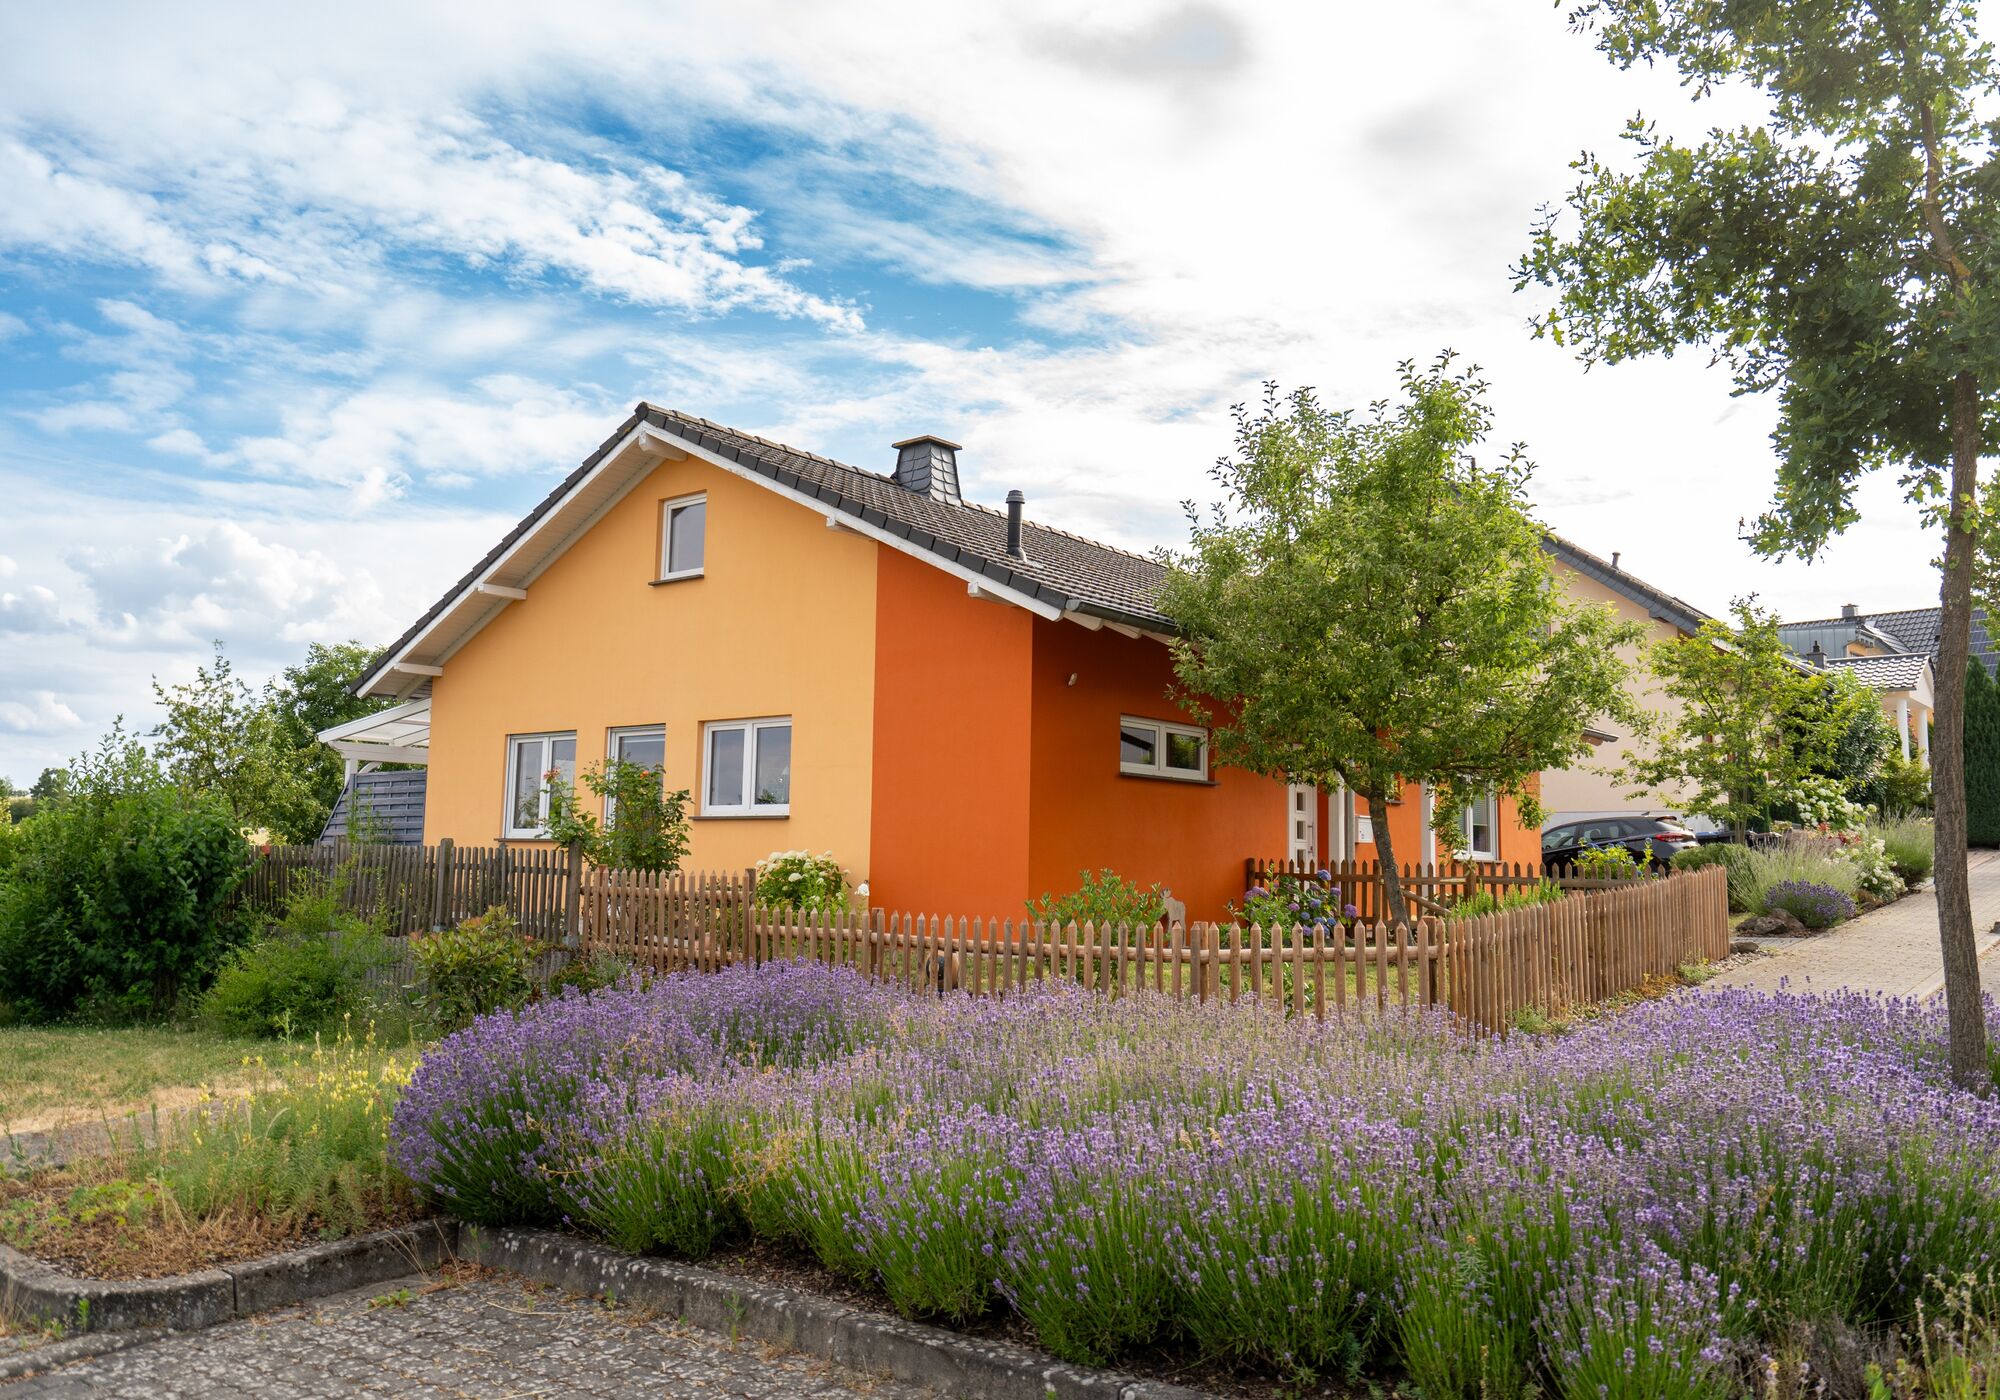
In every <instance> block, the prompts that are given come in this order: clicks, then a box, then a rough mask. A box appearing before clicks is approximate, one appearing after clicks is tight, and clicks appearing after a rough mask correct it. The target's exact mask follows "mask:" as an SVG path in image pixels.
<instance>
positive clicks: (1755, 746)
mask: <svg viewBox="0 0 2000 1400" xmlns="http://www.w3.org/2000/svg"><path fill="white" fill-rule="evenodd" d="M1730 611H1731V612H1732V613H1733V614H1734V616H1735V619H1736V625H1735V626H1734V627H1730V626H1729V625H1728V624H1726V623H1723V622H1720V621H1717V620H1716V619H1713V618H1711V619H1709V620H1708V621H1707V622H1704V623H1703V624H1702V626H1701V630H1700V631H1699V632H1697V633H1695V635H1694V636H1692V637H1679V638H1675V639H1673V640H1672V641H1662V642H1655V643H1653V645H1652V646H1651V647H1649V648H1648V649H1647V652H1646V662H1647V666H1648V667H1649V668H1650V669H1651V671H1652V673H1653V674H1654V676H1656V677H1657V678H1658V679H1659V682H1660V689H1661V691H1662V693H1663V694H1665V695H1666V696H1668V697H1669V698H1671V699H1673V700H1676V701H1678V702H1679V703H1680V708H1681V713H1680V717H1679V718H1678V719H1677V720H1675V721H1674V722H1673V723H1671V724H1668V725H1665V726H1663V727H1661V728H1660V729H1659V730H1658V731H1657V732H1656V733H1655V734H1654V736H1653V742H1652V744H1651V745H1650V746H1649V747H1648V748H1647V749H1645V750H1643V751H1641V752H1639V753H1637V754H1635V755H1634V756H1633V757H1631V758H1630V759H1628V760H1627V762H1626V764H1625V767H1624V768H1623V769H1621V770H1620V772H1621V776H1622V777H1623V778H1624V780H1625V781H1626V782H1628V783H1630V784H1632V785H1633V786H1634V787H1635V788H1638V789H1640V790H1651V791H1652V792H1654V793H1655V794H1656V795H1657V797H1658V798H1659V800H1660V801H1662V802H1665V803H1668V804H1670V805H1673V806H1677V807H1681V808H1683V809H1684V810H1686V811H1688V812H1692V813H1697V814H1699V815H1701V816H1707V817H1713V818H1715V820H1717V821H1719V822H1721V823H1723V824H1724V825H1726V826H1728V827H1729V828H1730V829H1731V830H1732V831H1734V832H1736V833H1737V835H1738V836H1741V835H1742V834H1743V833H1744V832H1745V831H1747V830H1748V829H1749V827H1750V824H1751V823H1752V822H1753V821H1757V820H1760V819H1761V820H1765V821H1768V820H1769V819H1770V816H1771V809H1772V808H1773V807H1775V806H1777V805H1779V804H1780V803H1783V802H1786V801H1788V800H1789V799H1790V796H1791V794H1792V793H1793V792H1795V791H1796V790H1797V789H1798V787H1799V785H1800V784H1801V783H1802V782H1804V781H1805V780H1806V779H1808V778H1814V777H1827V778H1832V779H1834V780H1836V781H1837V782H1839V783H1840V784H1841V787H1842V789H1843V790H1846V789H1847V788H1848V786H1849V785H1850V781H1849V780H1850V777H1851V775H1850V774H1847V773H1844V772H1840V771H1837V770H1838V769H1839V768H1840V765H1841V764H1842V763H1843V762H1852V761H1863V760H1865V767H1866V768H1867V773H1866V775H1865V776H1867V777H1872V776H1873V773H1874V769H1875V767H1876V766H1877V765H1878V764H1879V761H1880V760H1879V755H1877V754H1876V753H1875V752H1874V750H1873V748H1872V747H1871V745H1870V744H1869V743H1866V742H1862V743H1858V744H1857V741H1856V740H1855V739H1854V737H1853V734H1854V731H1855V730H1857V729H1861V730H1865V731H1868V732H1870V733H1872V732H1873V730H1872V729H1871V727H1870V726H1871V725H1873V724H1877V721H1878V720H1879V716H1880V715H1881V706H1880V705H1879V704H1878V703H1877V701H1876V699H1875V696H1874V695H1873V693H1871V692H1869V691H1866V690H1859V689H1857V687H1856V683H1855V681H1854V678H1853V677H1852V676H1848V675H1834V676H1829V675H1827V674H1826V673H1825V672H1821V671H1815V670H1813V669H1811V668H1810V667H1807V666H1804V665H1802V664H1801V663H1800V662H1799V661H1798V659H1797V658H1795V657H1794V656H1793V655H1792V653H1791V652H1790V650H1789V649H1788V648H1787V647H1786V646H1785V644H1784V643H1783V642H1782V641H1780V640H1779V637H1778V620H1777V618H1776V616H1775V615H1773V614H1771V613H1767V612H1763V611H1760V610H1759V609H1758V608H1757V606H1756V602H1755V600H1754V599H1750V598H1739V599H1737V600H1736V601H1735V602H1734V603H1732V604H1731V605H1730ZM1857 748H1860V749H1865V750H1867V752H1866V753H1865V754H1864V755H1862V759H1861V760H1857V759H1856V758H1855V757H1854V754H1853V752H1852V751H1853V750H1855V749H1857Z"/></svg>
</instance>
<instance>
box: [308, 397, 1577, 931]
mask: <svg viewBox="0 0 2000 1400" xmlns="http://www.w3.org/2000/svg"><path fill="white" fill-rule="evenodd" d="M895 450H896V453H897V456H896V459H895V469H894V470H893V471H892V472H888V473H877V472H871V471H864V470H862V469H860V468H857V467H851V466H846V465H844V464H842V463H839V462H834V461H831V460H829V459H828V458H825V457H820V456H815V455H812V454H810V453H805V452H800V451H797V450H795V449H793V448H789V447H784V446H781V445H779V444H776V443H773V442H768V441H766V440H764V439H762V438H756V437H752V436H749V435H748V434H744V433H739V432H735V431H733V430H731V429H728V428H723V427H719V426H717V425H716V424H713V423H709V422H707V421H705V420H702V419H698V418H692V417H689V416H687V415H684V414H680V413H675V412H671V411H667V410H663V409H658V408H654V407H652V406H651V405H649V404H643V403H642V404H640V405H639V406H638V408H637V409H635V410H634V412H633V413H632V416H631V417H630V418H628V419H627V420H626V421H625V422H624V423H623V424H622V425H620V427H619V428H618V430H617V431H616V432H615V433H613V434H612V436H611V437H610V438H609V439H608V440H607V441H606V442H605V443H604V444H603V446H601V447H599V448H598V449H597V451H595V452H593V453H592V454H591V455H590V456H589V457H588V458H586V459H585V460H584V462H583V464H582V465H581V466H579V467H578V468H577V469H576V470H575V471H574V472H572V473H571V474H570V475H569V477H568V478H566V479H565V480H564V481H563V482H562V483H561V484H560V485H559V486H557V487H556V489H555V490H554V491H552V492H551V493H550V494H549V495H548V497H547V498H546V499H544V500H543V501H542V502H541V504H539V505H538V506H536V507H535V508H534V509H533V510H532V511H530V512H529V513H528V515H527V517H526V518H525V519H524V520H522V521H521V523H520V524H519V525H517V526H515V527H514V529H513V530H512V531H510V532H509V533H508V535H507V536H506V538H504V539H503V540H501V541H500V543H499V544H497V545H495V546H494V547H493V549H492V550H491V551H490V552H488V554H487V555H486V557H485V558H483V559H481V560H480V561H479V563H478V564H477V565H475V566H474V567H473V568H472V570H471V571H470V572H468V573H467V574H466V575H465V577H464V578H462V579H461V580H459V582H458V583H457V584H455V585H454V586H453V587H452V588H451V590H450V591H449V592H447V593H446V594H445V596H444V597H443V598H441V599H439V600H438V602H437V603H436V604H435V605H433V606H432V607H431V609H430V610H429V611H428V612H426V613H425V614H424V615H423V616H422V617H421V618H419V619H418V620H417V622H416V623H415V624H414V625H412V626H411V627H410V629H409V630H408V631H407V632H405V633H404V634H403V636H402V637H400V638H398V639H397V641H396V642H395V643H394V644H393V645H391V646H390V647H389V648H388V649H387V651H385V652H384V653H383V654H382V655H381V656H380V657H379V658H378V659H377V660H376V662H375V664H374V665H373V667H372V668H371V669H370V670H369V671H368V673H367V674H366V675H365V676H364V677H363V678H362V680H361V682H360V683H359V685H358V686H357V690H358V691H359V692H360V693H361V694H364V695H377V696H384V697H390V698H393V699H395V700H397V701H399V702H401V703H399V704H398V705H396V706H395V707H394V708H393V709H391V710H388V711H385V712H383V713H381V714H379V715H375V716H370V717H369V718H368V719H366V720H362V721H357V722H355V724H353V725H346V726H342V727H341V730H340V731H328V734H327V736H325V737H327V738H328V739H329V740H330V741H332V742H335V746H336V747H338V748H341V749H342V751H343V752H345V753H347V754H348V755H349V757H350V759H351V760H359V759H363V758H366V757H369V756H370V755H371V753H372V754H373V756H375V757H379V758H383V759H393V760H397V761H422V762H426V763H427V764H428V767H429V777H428V783H427V792H426V795H425V810H424V821H423V832H424V839H425V840H426V841H428V842H435V841H438V840H440V839H442V838H445V837H450V838H451V839H452V840H454V841H455V842H458V843H460V844H479V845H487V844H492V843H495V842H522V843H532V842H536V841H540V840H542V839H543V835H542V827H543V822H544V819H545V816H546V812H547V795H546V791H545V788H544V777H543V775H544V774H546V773H548V772H549V771H551V770H554V771H557V772H559V773H563V774H574V773H575V772H576V771H577V770H578V768H579V767H580V766H587V765H589V764H590V763H592V762H593V761H598V760H603V759H606V758H611V757H622V758H626V759H630V760H633V761H636V762H641V763H646V764H649V765H657V766H659V767H660V768H661V769H662V770H663V771H664V774H665V780H666V782H667V783H668V784H669V785H670V786H672V787H675V788H681V787H684V788H686V789H688V790H689V792H690V793H691V795H692V796H691V801H690V808H689V810H690V814H691V818H692V820H691V831H692V838H691V840H692V849H691V852H690V856H689V865H690V866H691V867H693V868H699V869H736V868H742V867H745V866H748V865H751V864H752V863H754V862H755V861H756V860H758V859H759V858H761V857H763V856H765V855H767V854H769V853H770V852H772V851H774V850H786V849H807V850H812V851H822V850H824V851H831V852H832V853H833V854H834V856H835V857H836V858H837V859H839V860H840V862H841V863H842V864H843V865H844V866H845V867H846V868H847V870H848V871H849V873H850V876H851V878H852V879H854V880H855V881H856V882H857V883H861V882H865V883H866V884H867V886H868V900H869V902H870V903H871V904H873V905H876V906H878V907H885V908H891V909H908V910H919V911H928V912H939V913H952V914H965V915H968V916H970V915H982V916H989V917H990V916H996V915H998V916H1007V917H1011V916H1015V915H1018V914H1019V913H1020V912H1021V911H1022V906H1023V901H1025V900H1027V899H1030V898H1033V897H1035V896H1037V895H1040V894H1043V893H1045V892H1055V893H1062V892H1066V891H1068V890H1070V889H1073V888H1074V887H1075V885H1076V883H1077V876H1078V873H1079V872H1080V871H1083V870H1086V869H1088V870H1097V869H1101V868H1110V869H1112V870H1115V871H1117V872H1118V873H1119V874H1120V875H1122V876H1124V877H1126V878H1128V879H1131V880H1136V881H1138V882H1139V883H1141V884H1145V885H1150V884H1153V883H1155V882H1157V883H1159V884H1161V885H1163V886H1165V887H1166V888H1167V889H1168V890H1169V891H1170V892H1171V893H1172V894H1173V895H1174V896H1175V897H1177V898H1179V899H1181V900H1183V901H1185V903H1186V904H1187V906H1188V912H1189V915H1190V916H1191V917H1195V918H1204V917H1216V916H1220V915H1221V914H1223V912H1224V910H1225V907H1226V906H1227V905H1228V903H1229V902H1230V901H1232V900H1235V899H1238V898H1240V896H1241V894H1242V889H1243V863H1244V859H1245V858H1246V857H1249V856H1258V857H1272V856H1292V857H1299V858H1304V859H1307V860H1311V861H1321V860H1327V859H1339V858H1342V857H1345V856H1358V857H1359V858H1361V859H1369V858H1371V857H1372V856H1373V854H1374V852H1373V830H1372V825H1371V823H1370V820H1369V815H1368V814H1367V812H1366V810H1365V808H1362V809H1361V810H1356V803H1355V802H1354V800H1353V799H1352V798H1351V797H1349V796H1346V795H1345V794H1341V793H1334V794H1328V793H1323V792H1321V791H1319V790H1317V789H1314V788H1312V787H1310V786H1303V785H1287V784H1285V783H1283V782H1279V781H1276V780H1273V779H1270V778H1265V777H1260V776H1258V775H1256V774H1253V773H1248V772H1243V771H1240V770H1235V769H1230V768H1227V767H1223V766H1220V765H1217V764H1214V763H1212V762H1211V761H1210V756H1209V741H1208V734H1207V733H1206V732H1205V731H1204V730H1202V729H1201V728H1199V727H1198V726H1196V725H1195V724H1193V723H1192V722H1191V720H1190V717H1189V716H1188V715H1187V714H1186V713H1185V712H1184V711H1183V710H1181V709H1180V708H1179V707H1177V706H1176V705H1174V704H1173V703H1172V701H1171V700H1170V699H1169V698H1168V688H1169V682H1170V680H1171V678H1172V667H1171V663H1170V659H1169V656H1168V652H1167V648H1166V645H1165V643H1166V640H1167V637H1168V633H1169V630H1170V626H1171V624H1169V623H1168V621H1167V619H1166V618H1164V617H1162V616H1161V615H1160V614H1159V612H1158V611H1157V610H1156V609H1155V607H1154V600H1155V598H1156V596H1157V591H1158V588H1159V585H1160V581H1161V578H1162V570H1161V568H1160V566H1159V565H1158V564H1157V563H1155V562H1153V561H1152V560H1149V559H1146V558H1144V557H1142V556H1139V555H1135V554H1131V553H1127V552H1125V551H1123V550H1119V549H1114V548H1112V547H1111V546H1109V545H1103V544H1098V543H1096V542H1094V541H1091V540H1086V539H1083V538H1080V537H1078V536H1076V535H1072V534H1067V533H1065V532H1063V531H1060V530H1055V529H1051V528H1048V527H1046V526H1042V525H1037V524H1035V523H1033V522H1031V521H1028V520H1026V519H1024V518H1023V515H1022V501H1021V498H1020V495H1019V493H1018V492H1013V493H1009V496H1008V504H1007V507H1006V509H1004V510H994V509H991V508H988V507H984V506H977V505H973V504H970V503H968V502H966V501H965V500H964V499H963V498H962V496H961V494H960V491H959V484H958V462H957V453H958V447H957V445H956V444H954V443H950V442H947V441H945V440H943V439H941V438H936V437H919V438H912V439H910V440H908V441H905V442H901V443H898V444H896V445H895ZM381 736H392V737H393V742H390V743H385V744H384V746H383V747H382V748H381V749H380V750H379V751H376V750H373V749H372V748H371V740H377V741H380V738H381ZM585 800H586V801H589V800H591V799H589V798H588V796H587V794H586V797H585ZM1425 808H1426V801H1425V795H1424V794H1423V793H1421V792H1418V791H1417V790H1415V789H1412V790H1411V791H1410V792H1409V794H1408V795H1407V800H1405V801H1403V802H1401V803H1396V804H1392V807H1391V810H1390V812H1389V813H1388V814H1387V818H1386V819H1387V820H1388V821H1390V822H1391V823H1393V824H1394V826H1393V836H1394V839H1395V842H1396V847H1397V850H1398V853H1399V854H1400V855H1402V856H1403V857H1404V858H1405V859H1418V858H1421V857H1422V856H1423V855H1424V854H1425V850H1426V846H1425V841H1424V838H1423V835H1422V833H1423V831H1424V823H1425V816H1426V812H1425ZM1378 819H1379V818H1378ZM1466 824H1467V830H1468V833H1469V835H1470V836H1471V838H1472V843H1473V847H1474V851H1475V853H1476V854H1478V855H1481V856H1486V857H1490V858H1494V859H1500V860H1522V861H1526V860H1534V859H1538V858H1539V855H1540V844H1539V838H1538V836H1537V834H1536V833H1535V832H1532V831H1524V830H1523V829H1522V828H1521V827H1520V826H1519V824H1518V823H1517V822H1516V821H1514V819H1513V814H1512V812H1511V810H1510V808H1509V806H1508V804H1504V803H1502V804H1499V805H1498V809H1497V810H1495V807H1494V804H1491V803H1489V804H1485V805H1484V806H1483V807H1481V808H1480V809H1479V810H1476V811H1474V812H1471V813H1468V814H1467V817H1466Z"/></svg>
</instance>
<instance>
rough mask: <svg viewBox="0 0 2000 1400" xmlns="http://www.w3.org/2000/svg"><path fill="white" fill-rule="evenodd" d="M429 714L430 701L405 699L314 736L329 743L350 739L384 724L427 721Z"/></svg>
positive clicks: (321, 731) (323, 730)
mask: <svg viewBox="0 0 2000 1400" xmlns="http://www.w3.org/2000/svg"><path fill="white" fill-rule="evenodd" d="M430 716H431V702H430V701H428V700H405V701H404V702H403V703H402V704H400V705H391V706H390V707H389V708H388V709H386V710H377V711H376V712H375V713H374V714H372V715H363V716H362V717H361V718H360V719H350V720H347V721H346V722H344V723H342V724H336V725H334V726H333V727H332V728H331V729H322V730H320V731H319V733H318V734H317V735H315V736H314V737H315V738H318V739H321V740H323V741H324V742H326V743H329V744H330V743H332V742H333V741H334V740H336V739H350V738H352V737H354V736H355V735H356V734H365V733H367V732H368V731H369V730H371V729H375V728H379V727H380V726H382V725H384V724H399V723H402V724H407V723H410V722H412V721H415V720H418V719H423V720H426V721H428V720H429V719H430Z"/></svg>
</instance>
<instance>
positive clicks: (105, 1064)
mask: <svg viewBox="0 0 2000 1400" xmlns="http://www.w3.org/2000/svg"><path fill="white" fill-rule="evenodd" d="M272 1048H273V1047H272V1045H271V1043H270V1042H268V1041H256V1040H231V1039H226V1038H224V1037H220V1036H214V1035H209V1034H207V1033H205V1032H201V1031H184V1030H168V1029H164V1028H160V1027H138V1028H126V1029H119V1030H107V1029H99V1028H94V1027H71V1026H63V1027H40V1026H37V1027H18V1026H7V1027H0V1138H4V1137H5V1136H6V1135H7V1134H11V1133H40V1132H47V1131H49V1130H51V1129H55V1128H62V1127H65V1126H68V1125H71V1124H75V1123H85V1122H97V1121H99V1120H100V1119H104V1118H109V1119H113V1120H115V1119H118V1118H121V1117H123V1116H124V1115H126V1114H128V1113H138V1112H144V1111H146V1110H147V1109H150V1108H154V1107H157V1108H159V1109H161V1110H162V1111H168V1110H172V1109H175V1108H179V1107H182V1106H184V1105H186V1104H190V1103H193V1102H195V1101H196V1100H197V1099H198V1098H199V1097H200V1095H201V1091H202V1089H203V1088H204V1087H207V1088H208V1089H210V1090H212V1091H213V1092H215V1093H217V1094H228V1093H232V1092H239V1091H241V1090H244V1089H248V1088H252V1087H255V1086H256V1085H257V1084H259V1083H260V1082H263V1081H264V1080H266V1079H268V1074H267V1072H266V1071H264V1070H262V1069H261V1068H259V1067H258V1066H256V1065H254V1064H245V1063H244V1062H245V1061H246V1060H249V1059H251V1058H253V1057H255V1056H259V1055H268V1054H269V1053H270V1051H271V1050H272Z"/></svg>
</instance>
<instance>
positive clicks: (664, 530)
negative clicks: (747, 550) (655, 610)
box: [660, 496, 708, 583]
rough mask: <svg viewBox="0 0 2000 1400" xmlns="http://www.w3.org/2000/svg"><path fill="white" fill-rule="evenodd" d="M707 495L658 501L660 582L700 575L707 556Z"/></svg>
mask: <svg viewBox="0 0 2000 1400" xmlns="http://www.w3.org/2000/svg"><path fill="white" fill-rule="evenodd" d="M707 533H708V497H706V496H681V497H678V498H676V499H674V500H671V501H663V502H661V503H660V581H661V582H662V583H664V582H666V581H667V580H668V579H677V578H700V577H701V571H702V564H703V562H704V560H705V559H706V558H707V540H706V538H705V537H706V535H707Z"/></svg>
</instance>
